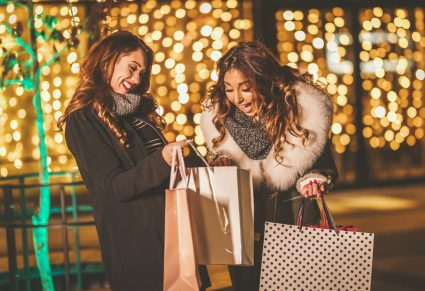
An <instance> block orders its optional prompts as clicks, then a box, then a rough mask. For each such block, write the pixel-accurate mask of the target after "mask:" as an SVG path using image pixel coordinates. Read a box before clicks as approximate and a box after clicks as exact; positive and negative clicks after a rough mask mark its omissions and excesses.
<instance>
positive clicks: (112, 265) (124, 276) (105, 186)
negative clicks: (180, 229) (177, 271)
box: [65, 108, 170, 291]
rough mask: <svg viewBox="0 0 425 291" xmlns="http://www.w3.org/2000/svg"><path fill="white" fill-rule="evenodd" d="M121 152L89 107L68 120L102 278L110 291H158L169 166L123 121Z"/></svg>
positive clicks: (161, 279)
mask: <svg viewBox="0 0 425 291" xmlns="http://www.w3.org/2000/svg"><path fill="white" fill-rule="evenodd" d="M121 125H122V126H123V128H124V129H125V130H126V132H127V133H128V136H129V138H130V143H131V145H132V146H131V148H130V149H129V150H124V148H123V147H122V146H120V144H119V143H118V140H117V139H116V138H115V137H114V136H113V135H112V133H111V132H110V130H109V129H108V128H107V127H106V125H104V123H103V122H101V121H100V119H98V118H97V116H96V115H95V114H94V113H93V112H92V110H90V109H87V108H86V109H81V110H78V111H77V112H74V113H72V114H71V115H70V116H69V118H68V119H67V125H66V131H65V137H66V142H67V145H68V147H69V149H70V151H71V152H72V154H73V155H74V157H75V159H76V161H77V164H78V168H79V170H80V173H81V176H82V178H83V180H84V183H85V185H86V186H87V189H88V191H89V193H90V200H91V203H92V206H93V215H94V220H95V223H96V229H97V232H98V236H99V241H100V249H101V254H102V261H103V264H104V266H105V271H106V276H107V278H108V281H109V282H110V284H111V287H112V289H113V290H114V291H116V290H122V291H132V290H147V291H155V290H158V291H159V290H162V285H163V251H164V250H163V248H164V247H163V246H164V206H165V203H164V195H165V188H166V187H167V182H168V180H169V175H170V167H169V166H168V165H167V164H166V163H165V161H164V159H163V158H162V153H161V150H158V151H156V152H154V153H153V154H152V155H148V152H147V150H146V149H145V147H144V145H143V143H142V140H141V138H140V137H139V136H138V135H137V133H136V132H135V131H134V130H133V129H132V128H131V127H130V126H129V125H128V123H126V122H125V121H124V120H121Z"/></svg>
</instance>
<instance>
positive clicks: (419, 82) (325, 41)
mask: <svg viewBox="0 0 425 291" xmlns="http://www.w3.org/2000/svg"><path fill="white" fill-rule="evenodd" d="M99 2H101V1H99ZM251 5H252V3H251V1H236V0H213V1H194V0H187V1H183V0H172V1H154V0H148V1H143V2H142V3H138V2H136V1H134V2H131V1H130V2H122V3H117V4H116V5H115V6H114V7H111V8H110V9H109V10H108V12H107V15H106V18H105V19H104V20H103V21H102V23H101V24H100V25H101V31H105V30H108V31H109V32H112V31H114V30H118V29H126V30H130V31H132V32H133V33H135V34H137V35H139V36H141V37H142V38H143V39H144V40H145V41H146V42H147V43H148V44H149V45H150V46H151V47H152V48H153V50H154V52H155V60H154V64H153V69H152V82H151V92H152V93H153V94H154V95H155V96H156V97H157V99H158V101H159V104H160V109H159V113H160V114H161V115H162V116H163V117H164V119H165V121H166V122H167V128H166V130H165V136H166V138H167V140H169V141H174V140H181V139H185V138H193V139H194V141H195V144H196V146H197V147H198V149H199V151H200V152H201V153H203V154H206V152H207V149H206V147H205V141H204V138H203V136H202V132H201V130H200V126H199V123H200V112H201V106H200V100H201V99H202V97H203V96H205V94H206V92H207V91H206V89H207V88H208V87H209V86H210V85H211V84H213V82H214V81H215V80H216V78H217V72H216V71H215V63H216V61H217V60H218V59H219V58H220V57H221V56H222V55H223V54H224V53H225V52H226V51H227V50H228V49H229V48H231V47H232V46H234V45H236V44H237V42H239V41H243V40H252V39H253V22H252V14H251V13H252V11H251V10H252V7H251ZM87 7H88V6H87V5H86V4H85V5H82V4H81V3H79V1H69V2H68V3H65V2H64V4H63V5H62V4H60V5H51V4H48V3H35V4H34V9H35V16H36V21H35V27H36V30H37V31H39V32H41V31H42V28H43V26H44V25H46V23H45V22H44V21H42V20H41V19H42V17H41V16H42V15H50V16H52V17H54V18H55V19H57V22H56V23H55V26H56V28H58V30H61V31H63V34H62V35H61V37H63V38H65V39H69V38H71V36H72V29H73V28H75V27H76V26H78V25H80V24H81V23H82V20H84V19H86V17H87V15H88V14H89V12H88V11H87V9H88V8H87ZM350 17H353V16H351V15H347V12H346V11H344V9H342V8H339V7H335V8H331V9H306V10H295V9H290V10H287V9H285V10H278V11H277V12H276V14H275V20H276V28H277V50H278V53H279V58H280V61H281V62H282V63H283V64H289V65H290V66H292V67H295V68H299V69H301V70H305V71H308V72H309V73H311V74H312V75H313V76H314V78H315V79H316V80H318V81H320V83H322V84H323V85H324V88H325V90H326V91H327V92H328V93H329V94H330V96H332V99H333V102H334V110H335V117H334V121H333V124H332V128H331V131H332V137H331V140H332V144H333V147H334V149H335V152H336V153H337V154H339V155H341V156H342V155H344V154H345V153H350V152H355V151H356V150H357V144H358V141H357V140H356V137H357V130H358V128H357V127H356V122H355V103H356V99H357V100H358V99H359V98H361V100H362V102H363V104H362V105H363V112H362V116H363V120H362V122H363V124H362V126H363V131H362V132H361V135H362V136H363V137H364V138H365V139H366V143H367V145H368V146H369V147H370V148H371V149H378V148H384V149H386V148H388V149H390V150H394V151H396V150H399V149H400V147H402V146H407V147H413V146H415V145H417V144H418V142H417V141H418V140H420V139H423V137H424V119H425V107H424V105H423V100H424V97H423V92H424V88H423V80H424V79H425V59H424V53H425V28H424V11H423V9H421V8H412V9H409V10H407V9H393V8H391V9H387V8H385V9H384V8H379V7H375V8H368V9H362V10H361V11H360V14H359V23H360V25H361V27H360V34H359V35H358V36H353V35H352V28H351V27H350V23H349V21H350V20H349V19H350ZM27 19H28V11H27V10H26V8H25V7H22V6H19V5H15V3H14V2H13V1H10V2H9V3H8V4H7V5H0V38H1V39H2V42H1V44H0V48H1V47H3V48H5V47H7V48H8V49H9V50H13V49H16V51H17V52H19V54H21V55H22V57H25V52H23V53H22V48H20V47H19V45H18V44H17V43H16V40H15V39H14V38H13V36H12V35H11V34H10V32H9V31H8V30H7V25H8V26H10V27H13V26H15V25H16V24H17V22H19V20H21V21H22V20H27ZM356 37H358V38H359V40H360V44H361V52H360V55H359V58H360V61H361V63H360V69H361V71H360V76H361V80H359V81H360V82H361V86H362V88H363V96H356V93H355V87H354V86H355V84H354V68H355V67H354V66H355V65H354V59H355V56H354V49H353V41H354V40H355V38H356ZM22 38H23V39H25V40H27V41H28V39H29V34H28V32H25V31H24V32H23V35H22ZM37 46H38V55H37V58H38V60H39V62H41V63H42V62H43V61H46V60H47V59H48V58H49V57H50V56H51V55H52V54H53V53H54V51H52V46H51V45H49V44H48V43H47V42H45V41H43V39H42V38H37ZM87 46H88V35H87V33H86V32H84V30H83V31H82V32H81V34H80V36H79V44H78V45H76V46H74V47H71V48H70V49H68V50H66V51H65V52H64V53H63V54H62V55H61V56H60V57H59V59H58V60H57V61H55V62H53V63H51V64H49V65H48V66H45V67H44V68H43V70H42V72H41V98H42V101H43V111H44V113H45V130H46V141H47V145H48V152H49V157H48V163H49V166H50V170H51V171H59V170H64V169H65V170H68V169H72V168H73V167H74V166H75V164H74V161H73V159H72V157H71V156H70V154H69V152H68V150H67V147H66V145H65V142H64V136H63V133H58V132H55V130H56V127H55V124H56V121H57V119H58V118H59V116H61V115H62V114H63V111H64V109H65V106H66V105H67V104H68V102H69V100H70V98H71V97H72V94H73V92H74V90H75V87H76V84H77V83H78V74H79V69H80V68H79V61H80V60H81V57H83V56H84V55H85V53H86V52H87V49H88V47H87ZM5 57H6V55H5V50H0V60H2V59H3V58H5ZM2 69H3V68H2ZM2 69H0V73H1V70H2ZM12 71H13V73H15V74H17V75H19V74H18V73H19V72H18V67H17V66H14V67H13V68H12ZM32 94H33V92H32V91H28V90H27V88H25V84H22V83H21V84H15V85H10V86H5V87H3V88H2V90H0V136H1V137H2V138H1V139H0V163H1V164H0V177H5V176H8V175H10V174H11V173H17V172H19V171H23V172H28V171H37V164H36V163H34V160H37V159H38V158H39V156H40V153H39V151H38V148H37V145H38V143H39V138H38V135H37V131H36V128H35V126H34V125H33V122H32V121H33V120H34V118H35V117H34V113H33V107H32V103H31V102H32ZM29 121H31V122H29ZM30 165H33V166H32V167H33V168H31V166H30Z"/></svg>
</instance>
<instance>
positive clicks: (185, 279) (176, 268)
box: [164, 147, 200, 291]
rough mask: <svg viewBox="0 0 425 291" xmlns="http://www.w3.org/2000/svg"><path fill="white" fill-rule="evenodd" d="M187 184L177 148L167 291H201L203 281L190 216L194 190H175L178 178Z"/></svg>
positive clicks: (168, 222)
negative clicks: (201, 280) (201, 281)
mask: <svg viewBox="0 0 425 291" xmlns="http://www.w3.org/2000/svg"><path fill="white" fill-rule="evenodd" d="M178 173H180V176H181V178H182V180H183V181H185V183H184V185H187V177H186V173H185V165H184V160H183V154H182V152H181V148H180V147H175V149H174V153H173V162H172V165H171V177H170V188H169V189H167V190H166V194H165V242H164V248H165V250H164V291H195V290H196V291H198V290H199V288H200V279H199V273H198V264H197V259H196V256H195V243H194V239H195V234H194V233H193V230H194V227H192V222H191V219H190V213H189V199H190V197H189V196H190V195H191V194H192V195H196V193H193V191H191V190H189V189H187V188H183V189H175V185H176V180H177V175H178Z"/></svg>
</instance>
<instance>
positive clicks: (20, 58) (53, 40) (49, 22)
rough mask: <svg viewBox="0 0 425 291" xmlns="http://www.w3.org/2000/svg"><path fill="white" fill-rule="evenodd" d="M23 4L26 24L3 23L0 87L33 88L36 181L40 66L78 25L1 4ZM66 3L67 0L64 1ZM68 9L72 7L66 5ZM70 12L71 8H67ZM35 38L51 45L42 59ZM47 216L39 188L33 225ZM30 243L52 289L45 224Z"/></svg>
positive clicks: (43, 160) (46, 195)
mask: <svg viewBox="0 0 425 291" xmlns="http://www.w3.org/2000/svg"><path fill="white" fill-rule="evenodd" d="M11 3H13V5H15V6H18V5H19V6H24V7H26V8H27V10H28V25H27V26H25V25H24V24H22V21H16V22H15V24H14V26H11V25H9V24H7V23H3V24H2V25H4V26H5V28H6V30H7V32H8V34H9V37H8V38H7V39H6V40H5V39H2V40H1V42H0V49H1V50H2V51H1V55H2V57H3V58H2V62H3V63H2V64H1V66H0V88H5V87H6V86H10V85H20V86H22V88H23V89H24V90H28V91H33V92H34V94H33V98H32V103H33V106H34V110H35V115H36V119H35V124H36V128H37V133H38V136H39V144H38V149H39V152H40V158H39V167H40V171H39V173H40V178H39V181H40V184H48V183H49V170H48V159H47V158H48V153H47V145H46V138H45V131H44V126H43V125H44V113H43V108H42V102H41V96H40V81H41V72H42V70H43V68H45V67H47V66H49V65H50V64H52V63H54V62H55V61H57V59H58V58H59V56H60V55H61V54H62V53H64V52H65V51H66V50H68V49H69V48H71V47H74V48H75V47H77V46H78V44H79V41H78V35H79V33H80V31H81V29H82V26H81V25H80V24H79V23H75V22H74V17H73V16H72V15H71V18H72V19H71V23H72V28H71V29H67V30H68V31H65V30H64V31H60V30H58V29H56V24H57V19H56V17H54V16H50V15H46V14H34V6H33V2H32V1H31V0H28V1H26V2H25V3H24V2H20V1H14V2H10V1H4V0H0V4H1V5H9V4H11ZM68 3H69V2H68ZM70 8H71V10H70V11H72V7H70ZM71 14H72V12H71ZM35 22H42V25H41V27H40V28H36V27H35ZM25 29H28V33H29V42H26V41H25V40H24V39H23V34H24V32H25ZM64 35H66V36H67V37H64ZM37 41H39V42H40V41H41V42H44V43H46V44H48V45H49V48H51V52H50V53H51V55H50V56H49V57H48V59H47V60H46V61H45V62H44V63H40V62H39V60H38V53H39V52H38V49H37ZM49 217H50V189H49V188H48V187H42V188H41V189H40V202H39V207H38V211H37V212H36V214H34V215H33V216H32V223H33V224H34V225H35V226H39V225H47V224H48V222H49ZM33 243H34V251H35V255H36V261H37V267H38V270H39V272H40V277H41V282H42V286H43V290H54V284H53V280H52V273H51V268H50V262H49V249H48V232H47V228H46V227H35V228H34V230H33Z"/></svg>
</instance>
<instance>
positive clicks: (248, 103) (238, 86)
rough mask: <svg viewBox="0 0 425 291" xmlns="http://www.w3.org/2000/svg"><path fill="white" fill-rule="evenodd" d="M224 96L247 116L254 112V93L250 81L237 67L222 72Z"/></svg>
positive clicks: (252, 114)
mask: <svg viewBox="0 0 425 291" xmlns="http://www.w3.org/2000/svg"><path fill="white" fill-rule="evenodd" d="M224 91H225V93H226V98H227V99H228V100H229V101H230V102H231V103H233V104H234V105H235V106H236V107H237V108H239V109H240V110H241V111H242V112H243V113H245V114H246V115H248V116H254V115H255V113H256V106H255V100H256V98H255V93H254V90H253V88H252V85H251V82H250V81H249V80H248V79H247V78H246V77H245V75H244V74H243V73H242V72H241V71H240V70H239V69H230V70H228V71H227V72H226V73H225V74H224Z"/></svg>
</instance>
